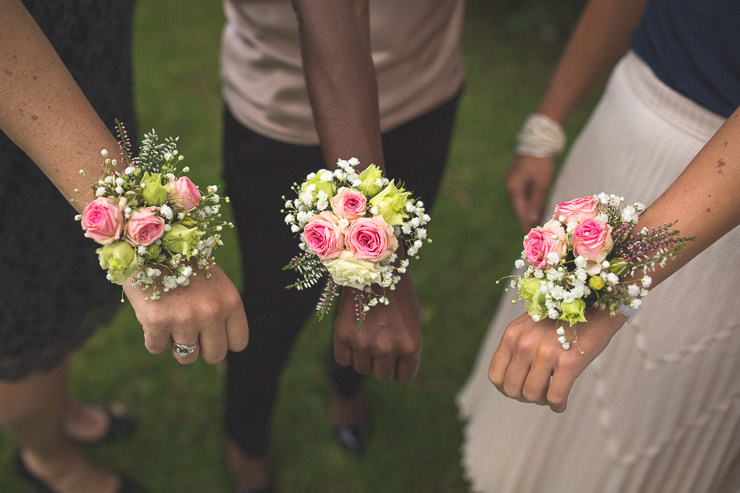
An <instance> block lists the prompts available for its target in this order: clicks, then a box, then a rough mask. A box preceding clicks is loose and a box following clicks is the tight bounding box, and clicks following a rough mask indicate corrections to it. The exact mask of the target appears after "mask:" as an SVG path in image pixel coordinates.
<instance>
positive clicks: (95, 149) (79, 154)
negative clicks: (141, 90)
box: [0, 0, 117, 210]
mask: <svg viewBox="0 0 740 493" xmlns="http://www.w3.org/2000/svg"><path fill="white" fill-rule="evenodd" d="M0 46H2V50H0V128H2V129H3V131H4V132H5V133H6V134H7V135H8V136H9V137H10V138H11V139H12V140H13V141H14V142H15V143H16V144H17V145H18V146H19V147H20V148H21V149H23V150H24V151H25V152H26V154H28V155H29V157H30V158H31V159H32V160H33V161H34V162H35V163H36V164H37V165H38V166H39V167H40V168H41V169H42V170H43V171H44V173H46V175H47V176H48V177H49V179H51V180H52V181H53V182H54V184H55V185H56V186H57V188H59V190H60V191H61V192H62V193H63V194H64V195H65V196H66V197H67V198H68V199H76V202H75V203H74V205H75V207H76V208H77V209H78V210H80V209H82V207H84V205H85V204H84V203H83V202H84V200H81V199H91V198H92V191H91V190H90V187H89V186H88V185H89V183H90V178H85V177H82V176H80V174H79V170H80V169H85V170H86V172H87V174H88V175H89V176H90V177H95V178H97V176H98V175H99V174H100V172H101V169H100V163H101V162H102V159H101V156H100V150H101V149H102V148H107V149H109V150H111V151H113V150H114V149H116V148H117V143H116V141H115V139H114V138H113V136H112V135H111V134H110V132H109V131H108V130H107V128H106V127H105V124H104V123H103V122H102V121H101V120H100V118H99V117H98V116H97V114H96V113H95V110H94V109H93V108H92V106H91V105H90V104H89V102H88V101H87V98H86V97H85V95H84V94H83V93H82V91H81V90H80V88H79V87H78V85H77V83H76V82H75V80H74V78H73V77H72V76H71V75H70V73H69V72H68V71H67V69H66V67H65V66H64V64H63V63H62V61H61V59H60V58H59V56H58V55H57V53H56V51H54V48H53V47H52V46H51V44H50V43H49V41H48V40H47V39H46V37H45V36H44V34H43V32H42V31H41V29H40V28H39V27H38V25H37V24H36V23H35V21H34V20H33V18H32V17H31V16H30V15H29V13H28V11H26V9H25V7H24V6H23V5H22V4H21V2H20V1H18V0H0ZM75 189H79V191H80V193H81V194H82V195H80V194H78V193H76V192H75Z"/></svg>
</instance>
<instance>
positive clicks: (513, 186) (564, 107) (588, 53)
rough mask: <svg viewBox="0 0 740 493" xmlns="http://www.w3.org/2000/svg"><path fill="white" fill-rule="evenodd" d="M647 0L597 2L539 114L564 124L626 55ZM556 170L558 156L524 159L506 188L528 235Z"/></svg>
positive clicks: (568, 49) (590, 6)
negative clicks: (630, 39) (556, 157)
mask: <svg viewBox="0 0 740 493" xmlns="http://www.w3.org/2000/svg"><path fill="white" fill-rule="evenodd" d="M646 4H647V1H646V0H628V1H622V2H617V1H613V0H591V1H590V2H589V3H588V4H587V5H586V8H585V9H584V11H583V13H582V14H581V17H580V19H579V21H578V24H577V26H576V28H575V30H574V31H573V35H572V36H571V39H570V41H569V42H568V45H567V46H566V48H565V51H564V52H563V55H562V57H561V59H560V62H559V63H558V66H557V68H556V69H555V73H554V74H553V76H552V79H551V80H550V84H549V86H548V88H547V91H546V92H545V95H544V97H543V98H542V101H541V102H540V105H539V108H538V109H537V113H538V114H541V115H544V116H546V117H548V118H550V119H551V120H553V121H554V122H556V123H557V124H560V125H564V124H565V122H566V121H567V119H568V117H569V116H570V115H571V113H573V111H574V110H575V109H576V108H577V107H578V105H579V104H580V103H581V101H582V100H583V98H584V97H585V96H586V95H587V94H588V93H589V92H590V91H591V90H592V89H593V88H594V87H595V86H596V84H598V83H599V82H600V81H601V80H602V79H603V78H604V77H605V76H606V75H607V73H608V72H609V71H610V70H611V69H612V68H613V67H614V65H615V64H616V63H617V61H618V60H619V58H620V57H621V56H622V55H624V53H625V52H626V51H627V48H628V46H629V38H630V34H631V33H632V30H633V29H634V28H635V27H636V26H637V24H638V22H639V20H640V17H641V16H642V12H643V11H644V10H645V5H646ZM554 169H555V156H554V155H552V156H545V157H537V156H529V155H523V154H522V155H518V156H517V157H516V159H515V160H514V162H513V163H512V164H511V166H510V167H509V171H508V173H507V176H506V189H507V191H508V193H509V200H510V201H511V203H512V205H513V207H514V211H515V212H516V215H517V218H518V219H519V223H520V225H521V227H522V230H523V231H529V229H530V228H532V227H533V226H535V225H536V224H537V223H538V222H539V221H540V219H541V218H542V211H543V208H544V204H545V199H546V197H547V192H548V189H549V188H550V183H551V181H552V177H553V173H554Z"/></svg>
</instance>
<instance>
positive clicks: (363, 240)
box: [344, 215, 398, 262]
mask: <svg viewBox="0 0 740 493" xmlns="http://www.w3.org/2000/svg"><path fill="white" fill-rule="evenodd" d="M344 242H345V244H346V245H347V248H348V249H349V251H350V252H351V253H352V256H353V257H354V258H356V259H357V260H370V261H372V262H377V261H380V260H383V259H384V258H386V257H387V256H388V255H390V254H391V253H393V252H395V251H396V248H398V240H397V239H396V237H395V236H394V235H393V229H391V227H390V226H389V225H388V223H387V222H385V219H383V216H380V215H378V216H374V217H372V218H368V217H361V218H359V219H356V220H354V221H353V222H352V223H351V224H350V225H349V227H348V228H347V232H346V234H345V238H344Z"/></svg>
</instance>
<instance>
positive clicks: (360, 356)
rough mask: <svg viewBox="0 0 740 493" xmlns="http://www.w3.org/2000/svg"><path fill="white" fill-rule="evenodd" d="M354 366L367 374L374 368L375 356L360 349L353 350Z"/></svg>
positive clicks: (357, 370) (358, 371)
mask: <svg viewBox="0 0 740 493" xmlns="http://www.w3.org/2000/svg"><path fill="white" fill-rule="evenodd" d="M352 367H353V368H354V369H355V371H356V372H357V373H359V374H360V375H367V374H368V373H370V370H372V368H373V358H371V357H370V356H369V355H367V354H365V353H361V352H359V351H353V352H352Z"/></svg>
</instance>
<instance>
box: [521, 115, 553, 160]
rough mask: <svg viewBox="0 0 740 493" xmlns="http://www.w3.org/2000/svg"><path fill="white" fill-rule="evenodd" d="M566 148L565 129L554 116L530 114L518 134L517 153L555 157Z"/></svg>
mask: <svg viewBox="0 0 740 493" xmlns="http://www.w3.org/2000/svg"><path fill="white" fill-rule="evenodd" d="M564 148H565V130H563V127H562V125H560V124H559V123H558V122H556V121H555V120H553V119H552V118H550V117H548V116H545V115H541V114H537V113H536V114H534V115H530V116H529V117H528V118H527V119H526V120H525V121H524V125H522V128H521V130H520V131H519V134H518V135H517V146H516V152H517V154H522V155H524V156H532V157H553V156H556V155H558V154H560V153H561V152H562V151H563V149H564Z"/></svg>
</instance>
